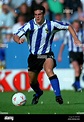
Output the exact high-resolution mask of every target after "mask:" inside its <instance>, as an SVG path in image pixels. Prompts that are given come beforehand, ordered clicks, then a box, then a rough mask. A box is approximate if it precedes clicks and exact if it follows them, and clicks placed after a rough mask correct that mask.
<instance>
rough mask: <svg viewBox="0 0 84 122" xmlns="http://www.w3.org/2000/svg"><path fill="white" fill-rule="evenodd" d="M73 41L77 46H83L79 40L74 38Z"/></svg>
mask: <svg viewBox="0 0 84 122" xmlns="http://www.w3.org/2000/svg"><path fill="white" fill-rule="evenodd" d="M74 43H75V44H76V45H77V46H78V47H82V46H83V45H82V43H81V41H80V40H78V39H74Z"/></svg>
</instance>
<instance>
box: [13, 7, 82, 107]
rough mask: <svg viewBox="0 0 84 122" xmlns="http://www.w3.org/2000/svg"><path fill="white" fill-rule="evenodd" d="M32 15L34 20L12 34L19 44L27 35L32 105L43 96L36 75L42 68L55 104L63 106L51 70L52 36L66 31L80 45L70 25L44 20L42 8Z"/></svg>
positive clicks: (54, 65) (54, 75)
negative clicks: (51, 90)
mask: <svg viewBox="0 0 84 122" xmlns="http://www.w3.org/2000/svg"><path fill="white" fill-rule="evenodd" d="M33 14H34V19H32V20H30V21H29V22H28V23H26V24H25V25H24V26H22V27H21V28H20V29H18V30H17V32H16V33H14V34H13V39H14V40H15V42H17V43H19V44H22V43H23V42H24V38H21V37H22V36H23V35H26V34H27V35H29V42H30V43H29V48H30V55H29V57H28V75H29V77H30V86H31V88H32V89H33V90H34V91H35V94H34V95H33V99H32V104H33V105H34V104H37V103H38V101H39V98H40V97H41V95H42V94H43V90H41V89H40V86H39V83H38V80H37V77H38V74H39V72H40V71H41V70H42V69H43V68H44V70H45V72H46V74H47V76H48V78H49V80H50V83H51V86H52V88H53V90H54V94H55V99H56V102H58V103H59V104H63V98H62V95H61V90H60V85H59V79H58V77H57V75H56V74H55V73H54V72H53V68H54V67H56V61H55V59H54V54H53V52H52V50H51V44H52V41H53V36H54V33H55V32H56V31H60V30H67V29H68V30H69V31H70V32H71V34H72V36H73V38H74V42H75V43H76V44H78V45H81V42H80V40H78V38H77V36H76V33H75V31H74V30H73V28H72V26H71V25H69V24H63V22H58V21H49V20H46V19H45V18H44V15H45V8H44V7H43V6H36V7H35V8H34V13H33ZM27 37H28V36H27ZM46 82H47V81H46Z"/></svg>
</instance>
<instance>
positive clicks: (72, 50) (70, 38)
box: [70, 34, 73, 51]
mask: <svg viewBox="0 0 84 122" xmlns="http://www.w3.org/2000/svg"><path fill="white" fill-rule="evenodd" d="M70 39H71V51H73V39H72V35H71V34H70Z"/></svg>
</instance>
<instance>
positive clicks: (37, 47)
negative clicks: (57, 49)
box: [34, 27, 42, 54]
mask: <svg viewBox="0 0 84 122" xmlns="http://www.w3.org/2000/svg"><path fill="white" fill-rule="evenodd" d="M41 36H42V27H41V28H39V29H38V34H37V38H36V44H35V52H34V54H37V52H38V50H39V47H40V42H41Z"/></svg>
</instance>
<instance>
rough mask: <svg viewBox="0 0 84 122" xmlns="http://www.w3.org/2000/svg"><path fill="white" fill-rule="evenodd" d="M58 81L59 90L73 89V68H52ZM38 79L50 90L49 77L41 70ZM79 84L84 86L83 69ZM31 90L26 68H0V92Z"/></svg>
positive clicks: (44, 87) (42, 86) (44, 88)
mask: <svg viewBox="0 0 84 122" xmlns="http://www.w3.org/2000/svg"><path fill="white" fill-rule="evenodd" d="M54 72H55V73H56V74H57V76H58V78H59V81H60V88H61V90H73V87H72V84H73V82H74V71H73V69H54ZM38 81H39V83H40V87H41V89H43V90H52V87H51V85H50V82H49V79H48V77H47V75H46V74H45V72H44V71H43V70H42V71H41V72H40V73H39V76H38ZM81 86H82V87H83V88H84V70H83V73H82V75H81ZM22 90H26V91H31V90H32V89H31V87H30V85H29V76H28V71H27V69H24V70H23V69H12V70H0V92H8V91H22Z"/></svg>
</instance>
